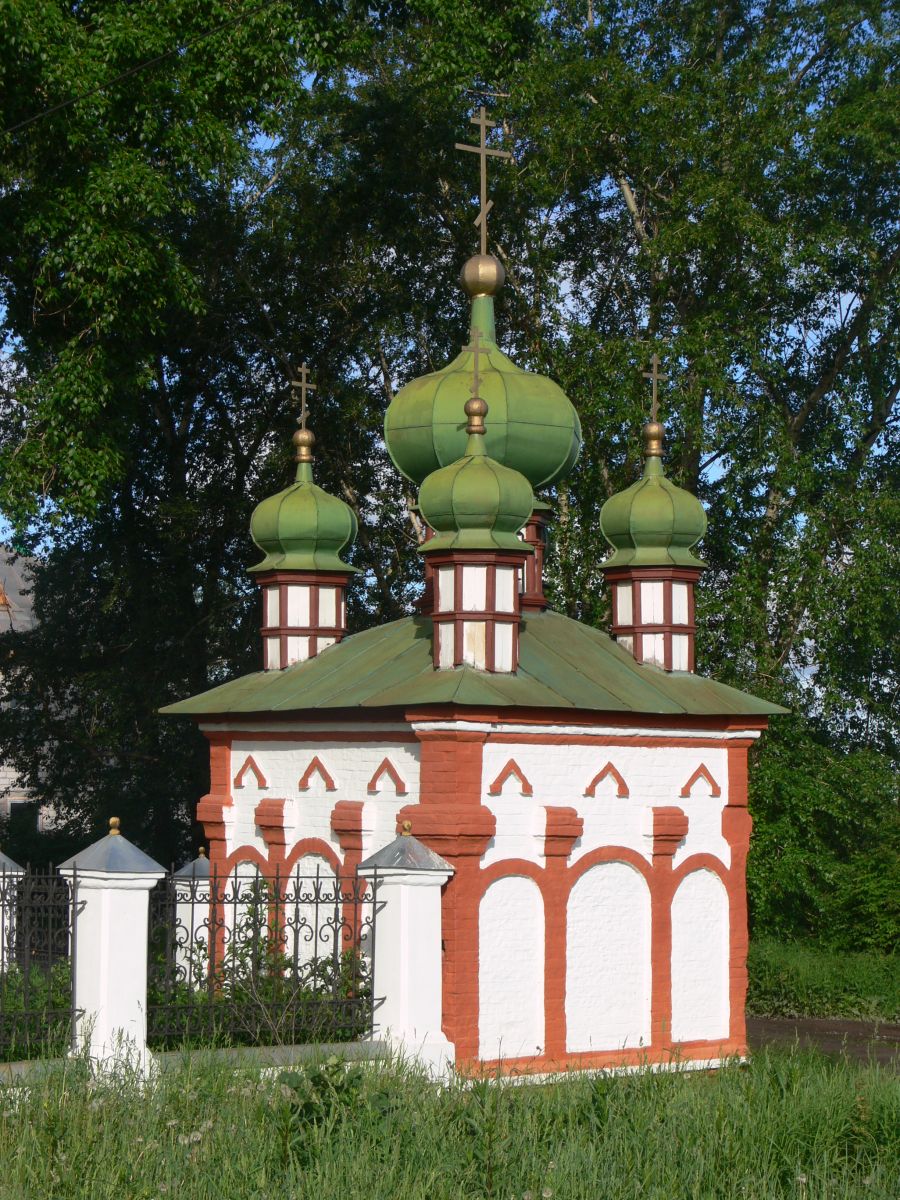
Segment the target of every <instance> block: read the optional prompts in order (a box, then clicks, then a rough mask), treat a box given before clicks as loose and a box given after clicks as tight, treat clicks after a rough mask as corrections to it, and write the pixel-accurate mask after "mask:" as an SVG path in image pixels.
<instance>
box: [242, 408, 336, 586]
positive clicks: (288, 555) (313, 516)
mask: <svg viewBox="0 0 900 1200" xmlns="http://www.w3.org/2000/svg"><path fill="white" fill-rule="evenodd" d="M294 441H295V442H296V443H297V446H298V455H297V458H298V462H297V475H296V480H295V482H294V483H293V484H292V485H291V486H290V487H288V488H285V489H284V491H283V492H278V494H277V495H275V496H268V497H267V498H266V499H265V500H263V501H262V502H261V503H260V504H258V505H257V506H256V508H255V509H254V510H253V516H252V517H251V518H250V536H251V537H252V538H253V540H254V542H255V543H256V545H257V546H258V547H259V548H260V550H262V552H263V554H265V556H266V557H265V558H264V559H263V561H262V562H260V563H257V564H256V566H255V567H250V570H251V571H343V572H345V573H346V572H353V573H354V574H355V573H356V572H357V570H358V568H356V567H351V566H348V565H347V563H345V562H343V561H342V560H341V558H340V555H341V552H342V551H343V550H346V549H347V547H348V546H351V545H352V544H353V542H354V541H355V540H356V530H357V521H356V514H355V513H354V511H353V509H352V508H351V507H350V506H349V504H345V503H344V502H343V500H338V499H337V497H336V496H329V494H328V493H327V492H325V491H323V490H322V488H320V487H319V486H318V485H317V484H315V483H314V482H313V474H312V453H311V450H312V446H313V444H314V443H315V438H314V437H313V435H312V433H311V431H310V430H307V429H302V430H298V432H297V433H295V434H294Z"/></svg>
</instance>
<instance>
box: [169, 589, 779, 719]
mask: <svg viewBox="0 0 900 1200" xmlns="http://www.w3.org/2000/svg"><path fill="white" fill-rule="evenodd" d="M431 645H432V644H431V619H430V618H429V617H406V618H404V619H403V620H401V621H394V622H392V623H391V624H390V625H382V626H379V627H378V628H376V629H369V630H366V632H365V633H357V634H355V635H354V636H353V637H349V638H345V639H344V641H342V642H340V643H339V644H338V645H337V646H332V647H330V648H329V649H327V650H324V651H323V652H322V653H321V654H319V655H318V656H317V657H316V658H312V659H309V660H307V661H306V662H303V663H297V664H296V665H295V666H293V667H288V668H286V669H285V670H283V671H258V672H256V673H254V674H252V675H244V676H242V677H241V678H240V679H234V680H232V681H231V682H230V683H224V684H222V685H221V686H220V687H216V688H213V689H212V690H211V691H208V692H203V693H202V694H201V695H199V696H192V697H191V698H190V699H189V700H182V701H179V702H178V703H177V704H170V705H168V706H167V707H166V708H163V709H162V710H161V711H162V712H164V713H178V714H189V715H192V716H216V715H222V714H234V715H240V714H249V713H280V714H288V713H293V712H304V711H308V710H310V709H329V708H339V709H340V708H343V709H346V708H363V709H367V708H393V707H399V708H403V707H406V706H419V705H423V704H459V705H474V706H478V707H482V708H483V707H485V706H491V707H502V706H510V707H513V706H514V707H518V708H559V709H582V710H588V711H595V712H610V713H616V712H619V713H621V712H631V713H656V714H665V715H671V716H673V717H678V716H683V715H692V716H725V717H728V716H738V715H740V716H764V715H767V714H771V713H779V712H786V711H787V710H786V709H783V708H781V707H780V706H779V705H777V704H770V703H769V702H768V701H766V700H760V699H759V697H757V696H751V695H749V694H748V693H746V692H739V691H737V689H736V688H731V687H728V686H726V685H725V684H723V683H716V682H714V681H713V680H711V679H704V678H702V677H701V676H699V675H690V674H687V673H682V672H666V671H663V670H661V669H660V668H658V667H652V666H641V665H639V664H638V663H636V662H635V660H634V658H633V657H632V656H631V654H629V653H628V652H627V651H625V650H623V649H622V648H621V647H620V646H617V645H616V643H615V642H614V641H613V640H612V638H610V637H609V636H608V635H607V634H605V633H601V632H600V631H599V630H597V629H592V628H591V627H590V626H588V625H582V624H580V623H579V622H578V621H573V620H571V619H570V618H568V617H564V616H561V615H560V614H559V613H554V612H543V613H537V614H530V615H528V616H527V617H524V618H523V620H522V625H521V633H520V638H519V669H518V671H517V673H516V674H515V675H501V674H490V673H488V672H486V671H479V670H476V669H475V668H474V667H457V668H455V669H454V670H441V671H436V670H435V669H434V666H433V664H432V648H431Z"/></svg>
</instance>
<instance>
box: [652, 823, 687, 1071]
mask: <svg viewBox="0 0 900 1200" xmlns="http://www.w3.org/2000/svg"><path fill="white" fill-rule="evenodd" d="M687 831H688V819H687V816H686V815H685V814H684V812H682V810H681V809H680V808H676V807H674V806H673V807H665V808H654V809H653V874H652V876H651V881H650V948H651V949H650V962H651V970H652V972H653V980H652V987H651V992H650V1044H651V1046H652V1047H653V1049H654V1052H655V1053H658V1052H660V1051H666V1050H669V1049H671V1046H672V897H673V896H674V895H675V881H674V878H673V875H672V860H673V859H674V857H675V851H676V850H677V849H678V845H679V843H680V842H681V841H683V839H684V838H685V837H686V835H687Z"/></svg>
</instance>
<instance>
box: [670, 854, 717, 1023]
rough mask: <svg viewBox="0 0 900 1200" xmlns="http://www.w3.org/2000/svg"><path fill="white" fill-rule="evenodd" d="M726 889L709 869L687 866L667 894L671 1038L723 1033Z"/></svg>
mask: <svg viewBox="0 0 900 1200" xmlns="http://www.w3.org/2000/svg"><path fill="white" fill-rule="evenodd" d="M729 1009H730V1005H729V998H728V893H727V892H726V891H725V887H724V885H723V883H722V881H721V880H720V879H719V877H718V876H717V875H715V874H714V873H713V872H712V871H692V872H691V874H690V875H686V876H685V878H684V879H683V880H682V882H681V883H680V884H679V886H678V890H677V891H676V893H675V896H674V899H673V900H672V1040H673V1041H674V1042H696V1041H708V1040H711V1039H715V1038H725V1037H727V1036H728V1023H729V1016H730V1012H729Z"/></svg>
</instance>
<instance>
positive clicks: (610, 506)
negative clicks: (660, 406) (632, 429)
mask: <svg viewBox="0 0 900 1200" xmlns="http://www.w3.org/2000/svg"><path fill="white" fill-rule="evenodd" d="M662 434H663V427H662V425H660V424H658V423H657V422H655V421H652V422H650V423H649V424H647V425H645V426H644V455H645V458H644V471H643V474H642V475H641V478H640V479H639V480H638V481H637V483H633V484H632V485H631V487H629V488H626V489H625V491H624V492H618V493H617V494H616V495H615V496H610V498H609V499H608V500H607V501H606V503H605V504H604V505H603V508H602V509H601V510H600V528H601V529H602V530H603V536H604V537H605V538H606V540H607V541H608V542H609V544H610V545H611V546H612V547H613V553H612V554H611V555H610V557H609V558H608V559H607V560H606V561H605V562H604V563H603V567H604V569H605V568H609V567H671V566H676V567H700V568H702V567H705V565H706V564H705V563H704V562H703V561H702V560H701V559H699V558H697V557H696V556H695V555H694V554H692V553H691V548H692V547H693V546H696V544H697V542H699V541H700V539H701V538H702V537H703V535H704V533H705V532H706V513H705V512H704V511H703V505H702V504H701V503H700V501H699V500H698V499H697V497H696V496H693V495H692V494H691V493H690V492H687V491H685V490H684V488H680V487H676V486H675V484H674V483H671V482H670V481H669V480H668V479H666V476H665V473H664V471H663V465H662Z"/></svg>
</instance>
